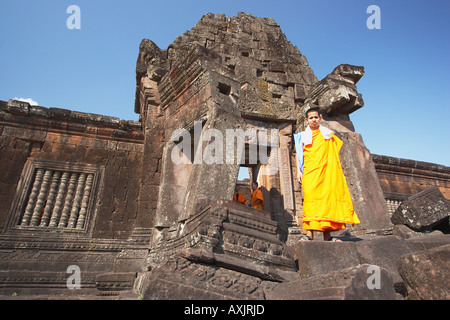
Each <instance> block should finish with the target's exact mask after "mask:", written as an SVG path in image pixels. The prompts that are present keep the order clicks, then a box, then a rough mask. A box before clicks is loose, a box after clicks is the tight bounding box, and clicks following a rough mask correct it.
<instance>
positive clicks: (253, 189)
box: [252, 181, 258, 191]
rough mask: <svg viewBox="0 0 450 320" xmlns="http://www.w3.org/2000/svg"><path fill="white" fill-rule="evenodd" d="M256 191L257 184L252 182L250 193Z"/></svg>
mask: <svg viewBox="0 0 450 320" xmlns="http://www.w3.org/2000/svg"><path fill="white" fill-rule="evenodd" d="M256 189H258V182H256V181H253V182H252V191H255V190H256Z"/></svg>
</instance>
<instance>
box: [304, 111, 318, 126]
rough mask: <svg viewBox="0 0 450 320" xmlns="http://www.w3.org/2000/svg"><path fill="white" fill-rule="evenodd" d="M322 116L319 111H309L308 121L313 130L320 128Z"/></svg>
mask: <svg viewBox="0 0 450 320" xmlns="http://www.w3.org/2000/svg"><path fill="white" fill-rule="evenodd" d="M320 121H321V118H320V116H319V113H318V112H317V111H311V112H309V113H308V117H307V118H306V122H307V123H308V125H309V128H310V129H311V130H317V129H319V124H320Z"/></svg>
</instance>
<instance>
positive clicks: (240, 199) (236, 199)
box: [233, 192, 245, 204]
mask: <svg viewBox="0 0 450 320" xmlns="http://www.w3.org/2000/svg"><path fill="white" fill-rule="evenodd" d="M233 201H234V202H240V203H242V204H245V197H244V196H243V195H242V193H240V192H235V193H234V197H233Z"/></svg>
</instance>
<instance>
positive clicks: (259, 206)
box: [252, 189, 264, 210]
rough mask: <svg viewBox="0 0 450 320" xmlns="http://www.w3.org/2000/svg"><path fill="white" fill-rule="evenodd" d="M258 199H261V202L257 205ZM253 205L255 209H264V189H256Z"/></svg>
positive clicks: (253, 195)
mask: <svg viewBox="0 0 450 320" xmlns="http://www.w3.org/2000/svg"><path fill="white" fill-rule="evenodd" d="M257 200H261V203H259V204H257V205H255V204H254V203H255V202H256V201H257ZM252 207H253V208H255V209H259V210H263V207H264V197H263V194H262V191H261V190H259V189H256V190H255V191H254V192H253V193H252Z"/></svg>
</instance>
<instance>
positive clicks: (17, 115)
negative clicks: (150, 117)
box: [0, 100, 144, 143]
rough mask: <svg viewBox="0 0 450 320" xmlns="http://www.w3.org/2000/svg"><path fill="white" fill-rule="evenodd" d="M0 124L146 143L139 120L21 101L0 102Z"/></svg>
mask: <svg viewBox="0 0 450 320" xmlns="http://www.w3.org/2000/svg"><path fill="white" fill-rule="evenodd" d="M0 125H5V126H12V127H17V128H27V129H33V130H42V131H49V132H57V133H66V132H70V133H76V134H82V135H86V136H95V137H105V138H110V139H114V140H119V141H128V142H140V143H141V142H143V141H144V134H143V132H142V125H141V123H140V122H139V121H134V120H129V121H127V120H120V119H119V118H115V117H109V116H104V115H98V114H93V113H83V112H78V111H71V110H66V109H59V108H46V107H41V106H30V104H29V103H28V102H22V101H17V100H9V101H8V102H6V101H0Z"/></svg>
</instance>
